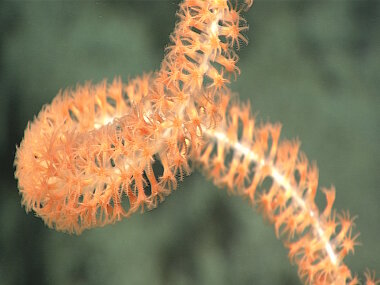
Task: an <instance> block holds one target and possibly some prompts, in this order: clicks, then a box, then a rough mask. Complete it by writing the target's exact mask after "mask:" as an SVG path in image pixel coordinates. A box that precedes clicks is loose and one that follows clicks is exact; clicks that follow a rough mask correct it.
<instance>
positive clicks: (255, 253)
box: [0, 0, 380, 285]
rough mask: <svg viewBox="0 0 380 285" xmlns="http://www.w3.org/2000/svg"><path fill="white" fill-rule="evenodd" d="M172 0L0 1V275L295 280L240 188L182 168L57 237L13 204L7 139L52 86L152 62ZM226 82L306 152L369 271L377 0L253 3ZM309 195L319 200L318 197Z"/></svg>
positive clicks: (378, 243)
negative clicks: (133, 206) (146, 204)
mask: <svg viewBox="0 0 380 285" xmlns="http://www.w3.org/2000/svg"><path fill="white" fill-rule="evenodd" d="M177 4H178V1H174V0H172V1H134V2H132V1H107V2H102V1H1V0H0V132H1V134H2V135H0V160H1V161H2V164H1V166H0V167H1V168H0V284H1V285H7V284H40V285H44V284H57V285H59V284H74V285H75V284H299V281H298V277H297V270H296V268H295V267H294V266H292V265H290V264H289V262H288V260H287V251H286V250H285V249H284V248H283V247H282V245H281V242H279V241H277V240H276V238H275V235H274V231H273V228H272V227H271V226H268V225H266V224H265V223H264V222H263V221H262V219H261V217H260V216H259V215H258V214H257V213H255V211H253V210H252V208H251V206H250V205H249V204H248V203H247V202H246V201H243V200H241V198H240V197H234V196H228V195H227V193H226V191H225V190H218V189H216V188H215V187H213V186H212V184H211V183H210V182H208V181H206V180H205V179H204V178H203V177H202V176H201V175H200V173H199V172H195V173H194V174H192V176H191V177H189V178H187V179H186V180H185V181H184V183H182V184H180V187H179V189H178V190H177V191H176V192H175V193H173V194H172V195H171V196H169V197H167V199H166V200H165V201H164V202H163V203H162V204H161V205H160V206H159V207H158V208H157V209H155V210H153V211H151V212H147V213H145V214H144V215H136V216H134V217H132V218H131V219H129V220H123V221H122V222H119V223H117V224H115V225H110V226H107V227H105V228H100V229H94V230H90V231H86V232H84V233H83V234H82V235H81V236H70V235H67V234H63V233H58V232H55V231H54V230H51V229H48V228H46V227H45V226H44V225H43V222H42V221H41V220H40V219H38V218H36V217H34V216H33V214H29V215H26V214H25V211H24V209H23V208H21V206H20V196H19V194H18V191H17V182H16V181H15V179H14V178H13V172H14V168H13V159H14V153H15V146H16V144H19V143H20V141H21V138H22V136H23V130H24V128H25V127H26V125H27V122H28V121H29V120H32V119H33V116H34V115H36V114H37V113H38V112H39V110H40V109H41V107H42V105H43V104H45V103H48V102H50V101H51V100H52V98H53V97H54V96H55V94H56V93H57V92H58V90H59V89H61V88H65V87H68V86H75V85H76V84H77V83H78V82H79V83H84V82H85V81H87V80H91V81H92V82H98V81H100V80H101V79H102V78H108V79H110V80H111V79H112V78H113V77H114V76H121V77H122V78H123V79H124V80H128V78H133V77H134V76H136V75H139V74H141V73H142V72H144V71H149V70H154V69H157V68H158V67H159V65H160V61H161V59H162V57H163V53H164V52H163V51H164V47H165V45H166V44H167V43H168V35H169V33H170V32H171V30H172V29H173V27H174V23H175V17H174V15H175V11H176V9H177ZM246 18H247V19H248V22H249V25H250V30H249V32H248V37H249V39H250V43H249V46H248V47H243V48H242V49H241V51H240V56H241V61H240V64H239V66H240V68H241V70H242V75H241V76H240V77H239V78H238V80H237V82H235V83H233V84H232V85H233V86H232V88H233V89H234V90H235V91H237V92H239V93H240V98H242V100H247V99H249V100H251V102H252V106H253V110H252V112H254V113H256V114H257V116H258V118H260V119H262V120H265V121H267V120H270V121H272V122H275V121H280V122H282V123H283V125H284V128H283V129H284V131H283V137H287V138H295V137H298V138H299V139H300V140H301V141H302V149H303V150H304V151H305V152H306V153H307V155H308V157H309V158H310V159H311V160H316V161H318V165H319V168H320V185H324V186H330V185H331V184H332V183H333V184H334V185H335V186H336V187H337V202H336V208H337V209H349V210H350V212H351V213H352V214H354V215H358V216H359V219H358V220H357V230H358V231H360V232H361V236H360V241H361V242H362V243H363V246H360V247H358V248H357V252H356V254H355V255H354V256H350V257H349V258H347V259H346V261H347V263H348V264H349V266H350V267H351V268H352V269H353V270H354V271H356V272H363V271H364V269H365V268H367V267H369V268H372V269H375V270H377V272H378V275H380V258H379V256H380V238H379V235H380V226H379V222H380V207H379V203H380V192H379V184H380V175H379V172H380V171H379V170H380V155H379V149H378V145H379V143H380V124H379V123H380V115H379V112H380V94H379V90H380V32H379V31H380V1H365V0H362V1H339V0H326V1H307V0H305V1H301V0H300V1H280V0H279V1H268V0H256V3H255V4H254V6H253V8H252V9H251V10H250V11H249V13H248V14H247V15H246ZM318 199H319V200H320V201H322V204H323V197H321V195H319V196H318Z"/></svg>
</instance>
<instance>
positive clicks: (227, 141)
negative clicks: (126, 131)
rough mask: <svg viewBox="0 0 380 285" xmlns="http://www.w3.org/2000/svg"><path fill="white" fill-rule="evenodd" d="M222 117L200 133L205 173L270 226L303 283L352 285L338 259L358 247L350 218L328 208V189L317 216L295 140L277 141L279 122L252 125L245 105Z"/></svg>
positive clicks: (309, 171)
mask: <svg viewBox="0 0 380 285" xmlns="http://www.w3.org/2000/svg"><path fill="white" fill-rule="evenodd" d="M248 106H249V105H248ZM223 114H224V115H223V119H222V121H221V124H220V125H219V126H218V127H216V128H215V129H207V130H205V131H204V136H205V141H206V144H205V145H204V146H203V149H202V150H201V151H200V153H199V154H198V155H197V158H198V162H199V164H201V165H202V166H203V168H204V169H205V172H206V174H207V175H208V176H209V177H210V178H211V179H212V180H213V181H214V183H215V184H216V185H219V186H221V187H227V188H228V189H229V190H230V191H231V192H233V193H238V194H240V195H242V196H243V197H247V198H248V199H249V200H250V201H251V202H252V203H253V205H255V206H256V207H257V209H258V210H259V212H261V213H262V215H263V216H264V218H265V219H267V220H268V221H269V222H271V223H273V224H274V227H275V232H276V235H277V237H281V238H282V239H283V241H284V244H285V246H286V247H287V248H288V249H289V259H290V260H291V261H292V262H294V263H296V264H297V265H298V274H299V276H300V278H301V279H302V280H303V281H304V282H305V283H306V284H356V283H355V282H356V281H357V277H356V276H353V275H352V273H351V271H350V270H349V269H348V267H347V266H346V265H345V264H344V261H343V259H344V257H345V256H346V255H347V254H349V253H350V252H352V253H353V252H354V247H355V246H356V245H357V244H358V242H357V237H358V234H352V228H353V226H354V220H355V218H351V217H350V215H349V213H348V212H342V213H341V214H339V215H336V212H335V210H332V207H333V203H334V199H335V189H334V188H333V187H332V188H331V189H324V188H323V189H322V191H323V193H324V194H325V197H326V201H327V203H326V206H325V209H324V210H323V211H322V212H321V213H320V211H319V209H318V207H317V205H316V204H315V202H314V199H315V195H316V191H317V187H318V170H317V168H316V166H315V165H314V164H311V165H310V164H309V162H308V160H307V158H306V156H305V155H304V154H303V153H300V152H299V142H297V141H294V142H291V141H287V140H283V141H282V142H280V140H279V137H280V130H281V127H280V125H279V124H275V125H272V124H265V125H262V126H259V127H258V126H256V125H255V118H254V117H252V116H251V115H250V108H249V107H248V108H247V107H245V108H243V107H240V106H238V105H236V104H235V105H234V104H230V106H229V107H228V108H225V109H224V110H223ZM239 126H242V129H239ZM229 157H230V158H229ZM368 280H369V281H368ZM370 282H371V281H370V279H368V278H367V284H371V283H370Z"/></svg>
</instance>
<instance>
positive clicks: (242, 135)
mask: <svg viewBox="0 0 380 285" xmlns="http://www.w3.org/2000/svg"><path fill="white" fill-rule="evenodd" d="M251 6H252V1H242V3H239V2H238V1H237V2H235V1H227V0H211V1H205V0H185V1H184V2H183V3H182V4H181V5H180V9H179V12H178V18H179V21H178V22H177V24H176V26H175V30H174V32H173V33H172V34H171V36H170V44H169V46H168V47H167V51H166V55H165V57H164V59H163V62H162V65H161V69H160V70H158V71H156V72H154V73H148V74H145V75H143V76H141V77H139V78H136V79H134V80H131V81H130V82H129V83H123V82H121V80H120V79H115V80H114V81H113V82H112V83H106V82H102V83H100V84H97V85H92V84H86V85H84V86H81V87H78V88H77V89H75V90H66V91H63V92H61V93H60V94H58V95H57V97H56V98H55V99H54V100H53V102H52V103H51V104H49V105H46V106H44V108H43V109H42V111H41V112H40V113H39V115H38V117H37V118H35V119H34V121H33V122H31V123H30V124H28V126H27V128H26V130H25V135H24V139H23V141H22V142H21V144H20V146H19V147H18V149H17V153H16V158H15V166H16V172H15V176H16V178H17V179H18V186H19V191H20V193H21V195H22V204H23V205H24V206H25V208H26V210H27V211H33V212H35V213H36V215H37V216H39V217H41V218H42V219H43V220H44V222H45V223H46V225H47V226H49V227H52V228H55V229H56V230H58V231H65V232H68V233H76V234H80V233H81V232H82V231H83V230H85V229H89V228H92V227H97V226H104V225H106V224H109V223H114V222H115V221H118V220H120V219H122V218H123V217H128V216H130V215H131V214H133V213H135V212H136V211H137V210H138V209H142V210H143V209H151V208H153V207H156V206H157V204H158V203H159V201H160V200H162V199H163V198H164V196H165V195H168V194H169V193H170V192H171V191H172V190H173V189H175V188H176V187H177V183H178V180H182V179H184V176H185V175H189V174H190V172H191V170H192V167H191V165H190V164H193V165H197V166H198V167H201V168H202V169H203V171H204V172H205V174H206V175H207V176H208V177H209V178H210V179H212V180H213V181H214V183H215V184H216V185H218V186H220V187H226V188H228V189H229V191H231V192H234V193H238V194H239V195H241V196H243V197H246V198H248V199H249V200H250V201H251V202H252V204H253V205H254V206H255V207H256V208H257V209H258V210H259V212H261V213H262V215H263V216H264V217H265V218H266V219H267V220H269V221H270V222H271V223H273V225H274V227H275V233H276V235H277V237H279V238H281V239H282V240H283V242H284V246H285V247H287V248H288V249H289V259H290V260H291V261H292V262H294V263H296V264H297V266H298V273H299V277H300V279H301V280H302V281H303V282H304V283H306V284H351V285H353V284H359V280H358V277H357V276H356V275H353V274H352V273H351V271H350V269H349V268H348V267H347V266H346V265H345V263H344V257H345V256H346V255H347V254H349V253H351V252H353V251H354V247H355V245H357V237H358V234H357V233H353V226H354V219H353V218H351V217H350V214H349V213H348V212H342V213H340V214H336V211H335V210H334V209H333V203H334V200H335V189H334V188H331V189H325V188H322V192H323V193H324V194H325V197H326V201H327V203H326V206H325V208H324V209H323V210H322V211H321V210H320V209H318V207H317V206H316V204H315V202H314V199H315V195H316V191H317V188H318V170H317V168H316V166H315V165H314V164H310V163H309V162H308V160H307V158H306V156H305V155H304V154H303V153H301V152H300V151H299V143H298V142H297V141H286V140H282V141H280V140H279V137H280V130H281V126H280V124H270V123H268V124H265V125H260V126H257V124H255V118H254V117H253V116H252V115H251V110H250V107H249V104H246V105H245V107H243V106H241V105H240V104H239V103H231V101H232V100H231V97H232V95H231V91H230V90H229V88H228V83H229V82H230V80H231V79H232V78H236V77H237V75H238V74H240V70H239V68H238V67H237V66H236V64H237V61H238V56H237V54H236V50H238V49H239V48H240V43H241V42H244V43H247V39H246V38H245V36H244V35H243V33H244V31H245V30H247V29H248V26H247V23H246V21H245V20H244V19H243V18H242V17H241V14H242V12H243V11H246V10H248V8H249V7H251ZM239 126H242V127H239ZM155 164H160V165H161V166H162V167H161V168H157V167H155ZM158 169H162V170H158ZM264 180H266V181H269V183H265V185H267V184H270V185H269V186H267V187H265V186H264V184H263V181H264ZM365 278H366V281H365V282H366V284H367V285H370V284H377V283H379V281H376V280H375V276H374V273H373V274H372V273H371V272H370V271H367V272H366V273H365Z"/></svg>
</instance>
